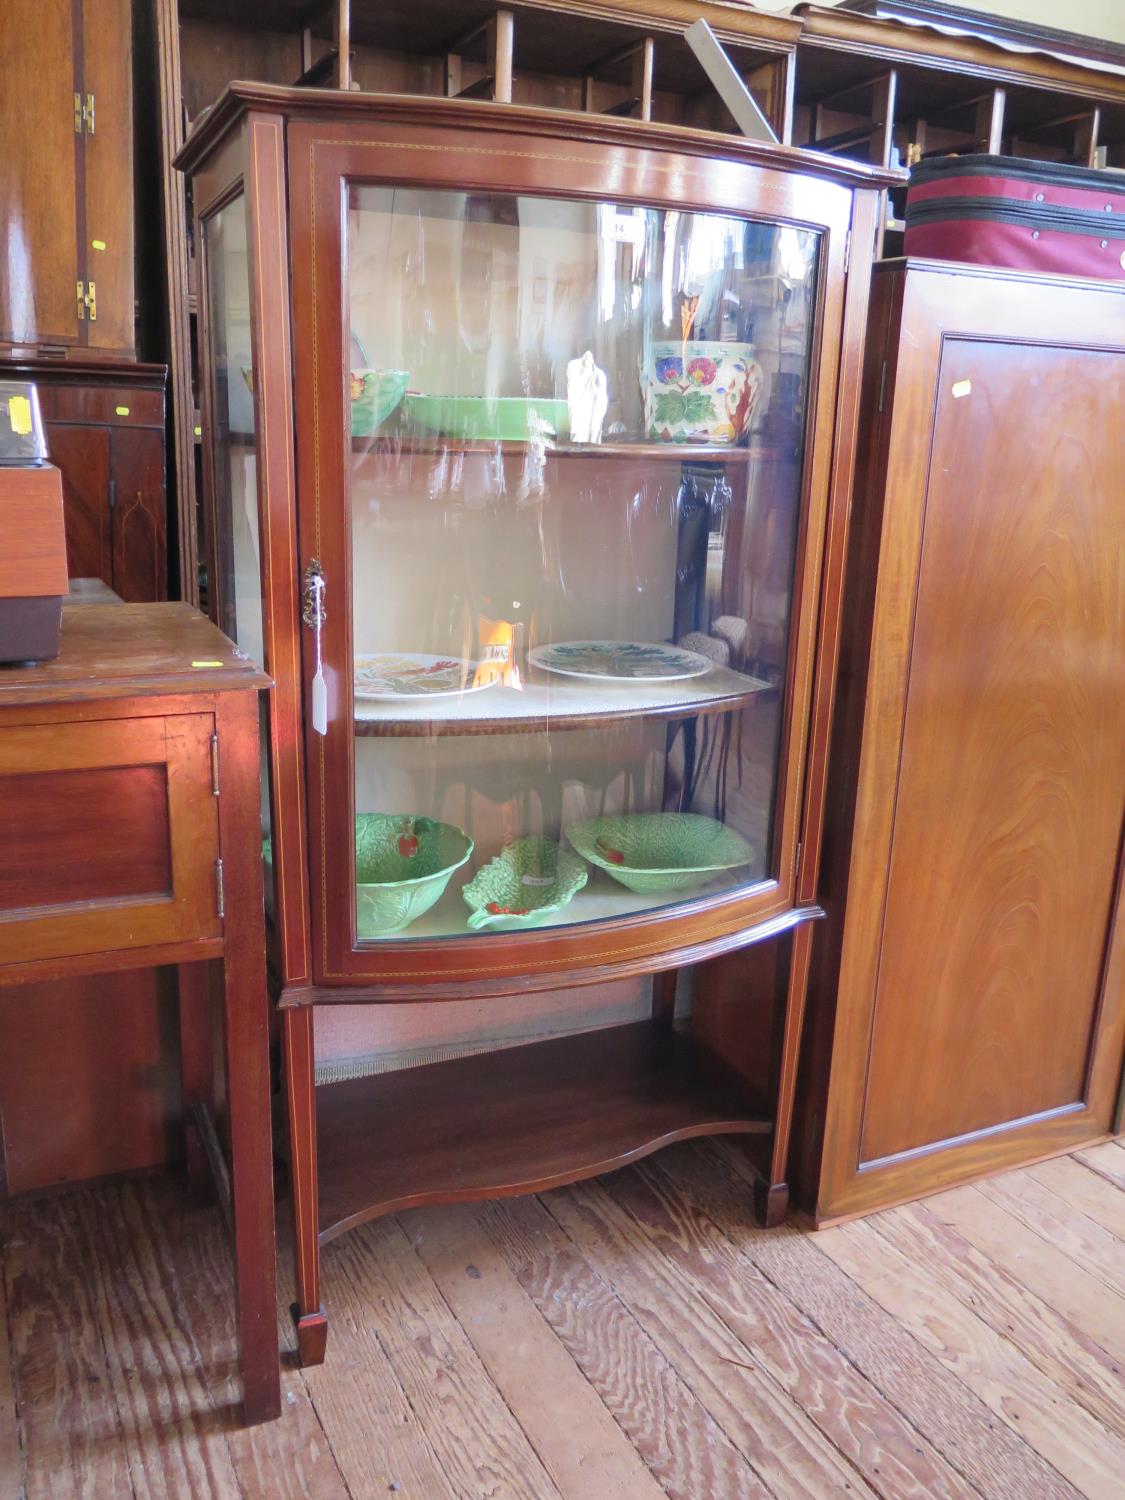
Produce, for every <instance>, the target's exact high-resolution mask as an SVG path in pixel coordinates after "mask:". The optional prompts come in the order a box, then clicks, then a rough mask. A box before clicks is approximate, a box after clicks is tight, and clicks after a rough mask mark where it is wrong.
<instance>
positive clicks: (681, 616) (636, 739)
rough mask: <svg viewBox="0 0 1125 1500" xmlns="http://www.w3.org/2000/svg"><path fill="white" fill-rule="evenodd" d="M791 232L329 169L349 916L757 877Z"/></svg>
mask: <svg viewBox="0 0 1125 1500" xmlns="http://www.w3.org/2000/svg"><path fill="white" fill-rule="evenodd" d="M818 255H819V235H818V234H817V233H816V232H814V231H812V230H806V229H801V228H798V227H794V226H789V225H778V224H773V223H764V222H761V221H757V220H752V219H743V218H733V217H729V216H724V215H719V214H707V213H688V212H676V211H671V210H665V209H656V208H648V207H643V206H637V205H635V204H631V203H629V204H626V203H620V204H618V203H592V202H576V201H564V200H556V199H549V198H541V197H531V196H504V195H495V194H474V193H462V192H450V191H444V190H430V189H421V188H391V187H383V186H375V185H370V184H363V185H360V184H353V185H352V186H351V187H350V189H349V197H348V211H347V257H346V264H347V272H346V275H347V288H346V289H347V293H348V297H347V306H348V309H349V325H350V326H349V333H348V342H347V348H346V352H345V353H344V365H345V378H346V379H347V380H348V382H349V389H348V392H347V396H348V400H347V401H346V403H345V405H346V409H347V412H348V414H349V420H350V443H349V445H348V448H347V452H348V466H347V476H346V479H347V496H348V504H349V509H350V524H351V538H352V579H351V597H352V611H353V641H354V661H353V663H352V675H353V678H354V698H353V705H352V707H353V720H354V734H355V811H356V877H357V889H356V930H357V933H358V935H359V938H360V940H361V941H364V942H366V941H378V940H379V939H381V938H386V937H401V936H405V937H407V938H410V937H419V938H421V937H426V938H433V937H437V936H456V937H464V936H465V935H466V934H468V933H473V932H484V933H488V932H495V931H516V930H521V929H524V928H542V927H545V926H552V925H560V924H572V923H581V922H591V921H598V920H605V919H613V918H619V917H621V916H624V915H627V914H631V913H635V912H639V911H645V910H649V909H652V908H659V907H662V906H668V905H671V904H680V903H682V902H684V901H685V900H688V901H690V900H692V899H695V898H699V899H700V900H706V899H707V898H710V897H712V896H714V895H715V894H716V893H720V892H727V891H731V890H737V889H744V888H748V887H751V886H753V885H755V884H759V883H761V882H763V881H765V880H767V879H769V878H771V877H772V876H774V875H775V874H776V860H775V852H774V845H775V838H774V819H775V813H776V808H777V805H778V777H779V758H780V731H781V724H782V716H783V711H784V702H783V697H784V692H785V681H786V672H787V663H788V657H789V628H790V604H791V596H792V587H793V574H794V556H795V544H796V537H797V531H798V520H799V509H800V500H801V490H802V470H803V447H804V436H805V425H806V421H805V419H806V409H807V403H808V396H809V376H810V340H811V331H812V323H813V317H814V309H815V301H816V281H817V262H818ZM342 352H343V351H342Z"/></svg>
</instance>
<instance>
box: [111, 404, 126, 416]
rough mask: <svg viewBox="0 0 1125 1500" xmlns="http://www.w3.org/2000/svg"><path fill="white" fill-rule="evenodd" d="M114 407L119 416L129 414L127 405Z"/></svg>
mask: <svg viewBox="0 0 1125 1500" xmlns="http://www.w3.org/2000/svg"><path fill="white" fill-rule="evenodd" d="M113 409H114V411H115V412H116V413H117V415H118V416H119V417H127V416H128V415H129V408H128V407H127V406H115V407H114V408H113Z"/></svg>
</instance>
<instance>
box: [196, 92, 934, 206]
mask: <svg viewBox="0 0 1125 1500" xmlns="http://www.w3.org/2000/svg"><path fill="white" fill-rule="evenodd" d="M251 113H267V114H272V115H282V116H285V117H286V118H296V119H324V120H329V119H331V120H337V121H340V120H350V121H356V122H361V121H363V120H371V121H388V122H390V121H393V122H395V123H397V124H401V125H404V126H412V127H424V126H435V125H438V126H440V125H446V126H449V125H455V126H458V127H462V128H466V127H471V128H472V129H474V130H489V131H508V132H512V133H519V134H523V135H536V136H542V137H551V138H553V139H556V140H559V139H562V140H570V141H588V142H591V143H593V144H600V145H606V146H637V147H647V148H649V149H656V150H660V151H677V152H681V153H683V154H685V155H690V156H703V157H710V158H713V159H715V158H717V159H722V160H727V161H742V162H747V163H749V164H750V165H752V166H762V167H772V168H773V169H774V170H780V171H785V172H800V173H803V174H805V175H806V176H811V177H818V178H822V179H825V180H827V181H831V182H840V183H844V184H847V185H848V186H851V187H887V186H889V185H891V184H894V183H896V182H905V180H906V173H905V172H900V171H896V170H886V169H885V168H882V167H875V166H869V165H868V164H867V163H865V162H854V161H848V160H844V159H842V158H840V157H835V156H828V155H825V154H823V153H821V152H817V151H807V150H805V149H804V148H800V147H796V146H780V145H768V144H765V143H762V142H759V141H750V140H746V139H745V138H744V137H742V136H736V135H728V134H724V133H722V132H719V131H709V130H693V129H687V128H685V127H683V126H679V125H662V124H656V123H652V122H642V121H639V120H626V119H618V118H615V117H614V116H610V115H595V114H583V113H580V112H577V111H573V110H561V109H541V108H534V107H531V106H528V105H522V104H497V103H493V102H492V101H490V100H478V99H444V98H431V97H428V96H426V95H419V94H369V93H342V92H341V91H340V90H339V89H295V88H282V87H280V86H278V85H276V84H268V83H248V82H238V83H231V84H229V85H228V87H227V89H226V90H225V92H224V93H223V94H222V95H221V96H220V98H219V99H218V101H217V102H216V103H215V104H214V105H213V106H212V107H211V109H210V110H208V112H207V114H206V115H204V116H203V117H202V118H201V119H200V121H199V123H198V124H197V125H196V127H195V129H194V130H193V131H192V133H191V135H190V136H189V138H188V140H187V141H186V142H185V143H184V146H183V148H182V149H181V151H180V152H179V154H178V155H177V157H176V160H175V165H176V166H177V167H178V168H179V170H180V171H181V172H193V171H194V170H195V169H196V168H197V167H199V166H200V165H201V164H202V163H203V162H204V161H205V160H206V159H207V157H208V156H209V155H210V153H211V152H212V151H213V150H214V148H215V147H216V146H217V144H218V143H219V142H220V141H221V140H222V139H223V138H224V137H225V136H226V135H227V134H228V132H229V131H230V130H231V129H232V128H234V127H235V126H236V125H237V123H238V122H239V121H240V120H241V119H243V117H244V116H246V115H248V114H251Z"/></svg>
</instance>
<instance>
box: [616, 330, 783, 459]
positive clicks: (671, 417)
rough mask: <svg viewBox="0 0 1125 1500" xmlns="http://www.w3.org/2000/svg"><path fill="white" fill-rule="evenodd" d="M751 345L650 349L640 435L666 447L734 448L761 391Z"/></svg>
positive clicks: (706, 342) (676, 344) (704, 342)
mask: <svg viewBox="0 0 1125 1500" xmlns="http://www.w3.org/2000/svg"><path fill="white" fill-rule="evenodd" d="M752 347H753V346H752V345H750V344H739V343H720V342H718V341H717V340H712V339H687V340H684V341H678V340H671V341H669V342H666V343H657V344H653V345H652V346H651V348H650V349H649V352H648V355H647V357H646V358H645V360H644V361H643V362H642V366H641V394H642V396H643V398H644V406H645V431H646V433H647V435H648V436H649V437H650V438H655V439H656V440H657V441H660V442H665V443H737V442H741V440H742V439H743V438H744V437H745V436H746V433H747V432H748V430H749V427H750V419H751V417H752V416H753V414H754V407H755V406H756V404H757V401H758V394H759V392H760V391H761V388H762V367H761V366H760V365H759V364H758V362H757V360H755V359H754V358H753V357H752V352H751V351H752Z"/></svg>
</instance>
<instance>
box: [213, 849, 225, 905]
mask: <svg viewBox="0 0 1125 1500" xmlns="http://www.w3.org/2000/svg"><path fill="white" fill-rule="evenodd" d="M215 914H216V916H218V917H220V918H222V917H224V916H226V910H225V908H224V905H223V862H222V860H221V859H217V860H216V861H215Z"/></svg>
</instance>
